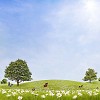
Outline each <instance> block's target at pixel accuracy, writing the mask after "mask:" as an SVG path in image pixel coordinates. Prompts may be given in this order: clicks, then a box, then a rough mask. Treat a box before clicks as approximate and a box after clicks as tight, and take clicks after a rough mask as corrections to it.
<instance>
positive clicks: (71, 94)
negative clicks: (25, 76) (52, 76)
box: [0, 80, 100, 100]
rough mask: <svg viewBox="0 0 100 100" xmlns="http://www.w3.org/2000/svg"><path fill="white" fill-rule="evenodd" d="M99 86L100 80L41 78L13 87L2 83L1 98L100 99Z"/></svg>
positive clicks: (25, 99)
mask: <svg viewBox="0 0 100 100" xmlns="http://www.w3.org/2000/svg"><path fill="white" fill-rule="evenodd" d="M45 83H48V86H47V87H44V84H45ZM81 85H82V87H80V86H81ZM33 88H35V90H34V91H33V90H32V89H33ZM99 88H100V82H99V81H94V82H92V83H88V82H76V81H69V80H41V81H32V82H26V83H21V84H20V85H19V86H17V85H16V84H14V85H13V86H12V87H9V86H8V85H7V84H5V85H4V84H1V85H0V100H100V90H99Z"/></svg>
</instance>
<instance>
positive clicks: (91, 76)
mask: <svg viewBox="0 0 100 100" xmlns="http://www.w3.org/2000/svg"><path fill="white" fill-rule="evenodd" d="M96 79H97V72H95V70H94V69H91V68H89V69H88V70H87V71H86V73H85V76H84V78H83V80H84V81H89V82H90V83H91V82H92V81H93V80H96Z"/></svg>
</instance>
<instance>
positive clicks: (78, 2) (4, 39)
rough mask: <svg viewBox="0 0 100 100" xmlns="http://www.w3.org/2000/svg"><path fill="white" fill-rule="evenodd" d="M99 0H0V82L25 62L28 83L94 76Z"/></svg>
mask: <svg viewBox="0 0 100 100" xmlns="http://www.w3.org/2000/svg"><path fill="white" fill-rule="evenodd" d="M99 5H100V1H99V0H10V1H8V0H0V79H3V77H4V70H5V68H6V66H8V65H9V63H10V62H11V61H15V60H17V59H18V58H20V59H23V60H26V62H27V63H28V66H29V68H30V70H31V72H32V74H33V75H32V78H33V79H34V80H42V79H65V80H77V81H82V78H83V77H84V74H85V71H86V70H87V69H88V68H94V69H95V70H96V71H97V72H98V77H100V61H99V59H100V45H99V44H100V28H99V27H100V18H99V17H100V7H99Z"/></svg>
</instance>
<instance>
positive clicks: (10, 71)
mask: <svg viewBox="0 0 100 100" xmlns="http://www.w3.org/2000/svg"><path fill="white" fill-rule="evenodd" d="M31 75H32V73H31V72H30V71H29V68H28V65H27V63H26V61H25V60H21V59H18V60H16V61H14V62H11V63H10V64H9V66H7V67H6V69H5V77H6V78H8V79H9V80H12V81H13V80H15V81H16V82H17V86H19V83H20V82H22V81H30V80H32V78H31Z"/></svg>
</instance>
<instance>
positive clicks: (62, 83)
mask: <svg viewBox="0 0 100 100" xmlns="http://www.w3.org/2000/svg"><path fill="white" fill-rule="evenodd" d="M46 82H47V83H48V89H50V90H52V89H53V90H68V89H71V90H75V89H76V90H77V89H79V85H83V87H82V89H85V90H87V89H96V87H100V82H99V81H95V82H92V83H88V82H77V81H69V80H41V81H32V82H26V83H22V84H20V85H19V86H16V84H14V85H13V86H12V87H8V85H7V84H5V85H3V84H1V85H0V88H2V89H16V88H19V89H32V88H36V90H43V89H44V87H43V85H44V84H45V83H46Z"/></svg>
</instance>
